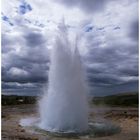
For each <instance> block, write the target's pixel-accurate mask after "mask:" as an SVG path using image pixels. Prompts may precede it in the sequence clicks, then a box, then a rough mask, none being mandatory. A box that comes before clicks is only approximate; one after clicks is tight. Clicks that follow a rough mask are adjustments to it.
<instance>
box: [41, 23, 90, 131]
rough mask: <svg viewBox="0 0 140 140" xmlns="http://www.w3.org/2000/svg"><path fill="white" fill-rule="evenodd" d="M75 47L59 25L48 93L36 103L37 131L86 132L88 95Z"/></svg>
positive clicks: (53, 51)
mask: <svg viewBox="0 0 140 140" xmlns="http://www.w3.org/2000/svg"><path fill="white" fill-rule="evenodd" d="M76 44H77V42H76V41H75V42H71V41H69V39H68V35H67V29H66V27H65V25H64V24H61V25H60V26H59V34H58V36H57V37H56V40H55V45H54V46H53V48H52V52H51V65H50V71H49V85H48V90H47V92H46V91H45V93H44V95H43V97H42V99H41V100H40V103H39V105H40V107H39V112H40V123H39V127H40V128H42V129H45V130H47V131H50V132H51V131H52V132H75V133H80V132H86V131H87V129H88V101H87V94H88V93H87V87H86V80H85V77H84V72H83V70H82V66H81V61H80V56H79V52H78V48H77V45H76Z"/></svg>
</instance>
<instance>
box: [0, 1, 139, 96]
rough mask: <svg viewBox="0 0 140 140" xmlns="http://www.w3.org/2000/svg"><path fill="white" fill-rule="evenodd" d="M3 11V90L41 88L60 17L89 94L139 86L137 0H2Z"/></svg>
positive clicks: (29, 92) (34, 91)
mask: <svg viewBox="0 0 140 140" xmlns="http://www.w3.org/2000/svg"><path fill="white" fill-rule="evenodd" d="M1 15H2V89H3V93H5V94H11V93H12V94H15V93H16V94H17V93H18V94H25V93H26V94H27V95H35V94H40V91H41V89H42V87H43V85H44V83H46V81H47V80H48V78H47V75H48V71H49V65H50V51H51V48H52V47H53V45H52V44H53V41H54V38H55V35H56V32H57V30H58V25H59V24H60V23H61V22H62V19H64V20H65V24H66V26H67V28H68V30H69V31H70V32H71V33H72V34H70V37H71V38H72V36H73V34H76V35H78V38H79V43H78V44H79V45H78V49H79V51H80V55H81V58H82V62H83V66H84V68H85V70H86V75H87V79H88V85H89V87H90V89H91V94H95V95H101V94H102V95H105V94H112V93H114V92H126V91H137V84H138V0H45V1H44V0H12V1H9V0H3V1H2V14H1Z"/></svg>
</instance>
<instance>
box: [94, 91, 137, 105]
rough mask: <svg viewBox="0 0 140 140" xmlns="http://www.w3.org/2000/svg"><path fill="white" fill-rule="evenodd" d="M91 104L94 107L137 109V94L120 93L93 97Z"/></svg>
mask: <svg viewBox="0 0 140 140" xmlns="http://www.w3.org/2000/svg"><path fill="white" fill-rule="evenodd" d="M92 103H94V104H96V105H109V106H125V107H126V106H132V107H138V103H139V95H138V93H122V94H117V95H110V96H104V97H94V98H93V99H92Z"/></svg>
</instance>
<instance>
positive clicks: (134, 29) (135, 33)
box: [129, 20, 139, 40]
mask: <svg viewBox="0 0 140 140" xmlns="http://www.w3.org/2000/svg"><path fill="white" fill-rule="evenodd" d="M129 35H130V37H131V38H133V39H134V40H138V37H139V21H138V20H135V21H133V22H132V23H131V25H130V31H129Z"/></svg>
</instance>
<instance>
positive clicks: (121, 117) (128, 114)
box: [2, 105, 138, 140]
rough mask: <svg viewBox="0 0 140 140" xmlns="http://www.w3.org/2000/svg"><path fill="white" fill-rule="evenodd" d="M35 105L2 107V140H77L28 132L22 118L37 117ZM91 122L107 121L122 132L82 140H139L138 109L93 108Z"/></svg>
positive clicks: (82, 138)
mask: <svg viewBox="0 0 140 140" xmlns="http://www.w3.org/2000/svg"><path fill="white" fill-rule="evenodd" d="M37 115H38V114H37V107H36V106H35V105H13V106H3V107H2V140H68V139H70V140H77V138H62V137H61V138H60V137H52V136H49V135H48V136H46V135H41V134H37V133H36V134H34V133H32V132H29V131H26V130H25V129H24V128H23V127H22V126H20V125H19V121H20V120H21V119H22V118H27V117H34V116H37ZM89 119H90V120H91V121H94V120H100V119H106V120H109V121H112V122H113V123H115V124H117V125H119V126H120V127H121V129H122V130H121V132H120V133H118V134H114V135H112V136H106V137H97V138H88V137H87V138H85V137H81V138H79V139H81V140H85V139H86V140H92V139H93V140H138V108H120V107H94V108H93V107H91V109H90V117H89Z"/></svg>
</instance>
